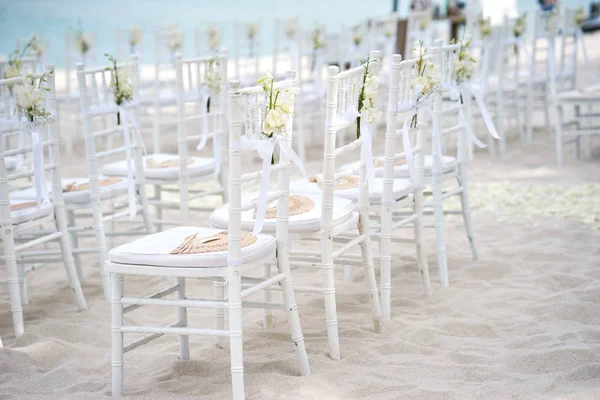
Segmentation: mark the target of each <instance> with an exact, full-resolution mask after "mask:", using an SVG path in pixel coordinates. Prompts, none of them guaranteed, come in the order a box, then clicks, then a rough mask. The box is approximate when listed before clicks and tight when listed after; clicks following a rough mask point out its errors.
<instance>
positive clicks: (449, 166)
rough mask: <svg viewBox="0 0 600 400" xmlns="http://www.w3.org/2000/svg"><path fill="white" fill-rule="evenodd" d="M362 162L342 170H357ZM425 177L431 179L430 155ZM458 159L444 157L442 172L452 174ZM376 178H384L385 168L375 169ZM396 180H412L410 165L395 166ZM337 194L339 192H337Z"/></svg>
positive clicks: (426, 159) (426, 163) (427, 159)
mask: <svg viewBox="0 0 600 400" xmlns="http://www.w3.org/2000/svg"><path fill="white" fill-rule="evenodd" d="M359 163H360V162H358V161H357V162H353V163H350V164H345V165H342V167H341V168H340V169H341V170H348V169H357V168H358V166H359ZM423 164H424V165H423V166H424V175H425V176H426V177H431V175H432V174H431V170H432V165H433V157H432V156H430V155H428V156H425V157H424V162H423ZM457 165H458V164H457V162H456V158H455V157H452V156H442V172H443V173H444V174H447V173H448V172H452V171H453V170H455V169H456V167H457ZM375 176H377V177H383V166H381V167H375ZM394 178H410V172H409V170H408V165H407V164H403V165H395V166H394ZM336 194H337V192H336Z"/></svg>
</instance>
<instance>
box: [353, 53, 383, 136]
mask: <svg viewBox="0 0 600 400" xmlns="http://www.w3.org/2000/svg"><path fill="white" fill-rule="evenodd" d="M372 62H373V61H372V60H371V58H370V57H367V61H366V62H364V63H363V67H364V69H365V73H364V74H363V80H362V87H361V89H360V93H359V95H358V110H359V112H360V113H361V115H362V114H363V113H364V115H365V117H366V119H367V122H369V123H373V122H376V121H377V120H379V119H380V118H381V116H382V115H383V112H382V111H381V110H378V109H377V108H376V107H375V97H376V96H377V93H378V92H379V77H378V76H377V75H373V73H372V72H371V71H370V69H369V67H370V66H371V63H372ZM360 120H361V116H359V117H358V118H357V121H356V137H357V138H360Z"/></svg>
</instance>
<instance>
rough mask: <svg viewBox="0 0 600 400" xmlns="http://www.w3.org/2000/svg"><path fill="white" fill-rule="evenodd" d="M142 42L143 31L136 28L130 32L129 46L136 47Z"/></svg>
mask: <svg viewBox="0 0 600 400" xmlns="http://www.w3.org/2000/svg"><path fill="white" fill-rule="evenodd" d="M141 41H142V30H141V29H140V28H138V27H137V26H134V27H133V28H131V29H130V30H129V44H130V45H131V46H136V45H138V44H139V43H140V42H141Z"/></svg>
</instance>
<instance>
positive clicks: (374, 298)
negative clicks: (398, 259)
mask: <svg viewBox="0 0 600 400" xmlns="http://www.w3.org/2000/svg"><path fill="white" fill-rule="evenodd" d="M365 189H366V188H365ZM363 190H364V189H363ZM358 231H359V235H365V236H366V238H365V239H364V240H363V241H362V242H361V243H360V253H361V256H362V265H363V267H364V269H365V281H366V283H367V290H368V291H369V298H370V300H371V315H372V317H373V327H374V329H375V332H377V333H381V332H382V330H383V325H382V323H381V303H380V302H379V290H378V289H377V279H376V278H375V268H374V267H373V253H372V251H371V237H370V234H369V232H370V230H369V210H368V208H367V207H363V208H362V210H361V211H360V217H359V221H358Z"/></svg>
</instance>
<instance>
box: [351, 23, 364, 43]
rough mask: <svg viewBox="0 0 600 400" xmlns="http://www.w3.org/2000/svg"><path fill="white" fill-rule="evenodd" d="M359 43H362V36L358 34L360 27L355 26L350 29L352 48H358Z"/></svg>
mask: <svg viewBox="0 0 600 400" xmlns="http://www.w3.org/2000/svg"><path fill="white" fill-rule="evenodd" d="M360 42H362V34H361V32H360V26H359V25H355V26H354V27H353V28H352V43H354V46H356V47H358V46H360Z"/></svg>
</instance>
